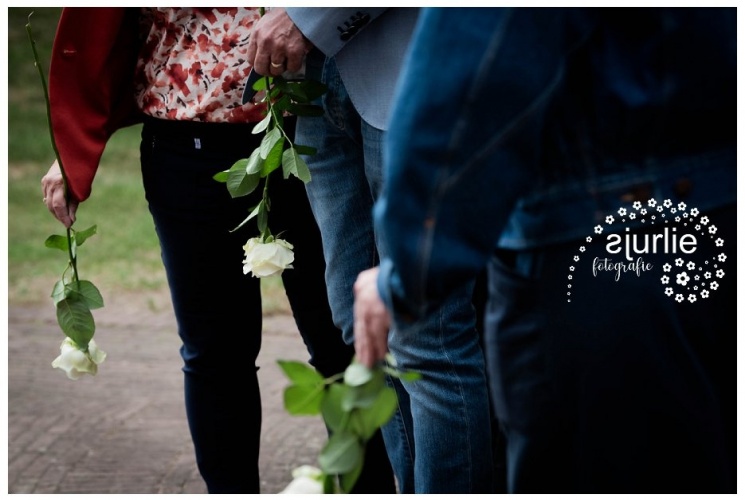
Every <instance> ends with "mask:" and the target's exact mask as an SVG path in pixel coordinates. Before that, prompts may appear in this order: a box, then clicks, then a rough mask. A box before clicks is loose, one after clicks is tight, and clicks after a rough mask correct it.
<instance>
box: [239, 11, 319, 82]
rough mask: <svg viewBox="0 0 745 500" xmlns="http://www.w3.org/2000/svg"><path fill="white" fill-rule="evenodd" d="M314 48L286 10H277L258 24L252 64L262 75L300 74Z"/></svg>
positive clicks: (251, 48)
mask: <svg viewBox="0 0 745 500" xmlns="http://www.w3.org/2000/svg"><path fill="white" fill-rule="evenodd" d="M312 48H313V44H312V43H310V41H309V40H308V39H307V38H305V36H303V34H302V33H301V32H300V30H299V29H298V27H297V26H295V23H293V22H292V19H290V16H288V15H287V13H286V12H285V9H283V8H282V7H274V8H272V9H269V10H268V11H267V12H266V14H264V15H263V16H262V17H261V19H259V22H258V23H256V24H255V25H254V27H253V30H252V32H251V38H250V40H249V41H248V53H247V57H248V62H249V64H251V65H252V66H253V68H254V71H256V72H257V73H258V74H260V75H265V76H277V75H281V74H282V73H284V72H285V71H289V72H291V73H296V72H298V71H300V69H301V68H302V67H303V59H304V58H305V55H306V54H307V53H308V52H310V50H311V49H312Z"/></svg>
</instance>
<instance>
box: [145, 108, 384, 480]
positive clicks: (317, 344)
mask: <svg viewBox="0 0 745 500" xmlns="http://www.w3.org/2000/svg"><path fill="white" fill-rule="evenodd" d="M287 125H288V129H289V130H290V132H293V129H294V120H288V123H287ZM252 126H253V125H252V124H247V125H233V124H230V125H229V124H199V123H193V122H190V123H185V122H170V121H168V122H166V121H160V120H148V121H146V122H145V125H144V127H143V131H142V144H141V160H142V175H143V182H144V186H145V194H146V197H147V201H148V204H149V207H150V211H151V213H152V216H153V220H154V222H155V229H156V232H157V234H158V238H159V239H160V245H161V250H162V258H163V263H164V265H165V269H166V274H167V276H168V283H169V287H170V290H171V298H172V302H173V307H174V311H175V314H176V319H177V322H178V331H179V336H180V337H181V340H182V342H183V346H182V347H181V356H182V358H183V361H184V366H183V372H184V376H185V378H184V388H185V399H186V412H187V417H188V421H189V428H190V430H191V435H192V439H193V442H194V448H195V452H196V458H197V464H198V467H199V471H200V473H201V474H202V477H203V478H204V480H205V482H206V483H207V488H208V491H209V492H210V493H259V470H258V459H259V443H260V432H261V411H262V410H261V396H260V390H259V384H258V379H257V370H258V369H259V367H257V366H256V358H257V356H258V353H259V349H260V348H261V328H262V314H261V294H260V280H259V279H257V278H254V277H251V276H246V275H244V274H243V269H242V267H243V265H242V261H243V249H242V247H243V245H244V244H245V242H246V240H247V239H248V238H250V237H254V236H257V235H258V229H257V228H256V224H255V223H254V221H252V223H249V224H246V225H245V226H244V227H243V228H241V229H240V230H239V231H236V232H234V233H231V232H230V231H231V230H232V229H233V228H235V227H236V226H237V225H238V224H239V223H240V222H241V221H242V220H243V219H245V218H246V216H247V215H248V214H249V213H250V209H251V208H252V207H253V206H255V205H256V203H258V201H259V200H260V197H261V186H259V188H257V189H256V191H254V193H252V194H251V195H250V196H247V197H242V198H236V199H232V198H231V197H230V195H229V193H228V191H227V189H226V187H225V185H224V184H222V183H219V182H217V181H215V180H214V179H213V178H212V176H213V175H214V174H215V173H217V172H219V171H221V170H226V169H228V168H230V166H232V165H233V163H235V161H237V160H239V159H241V158H247V157H248V156H249V155H250V153H251V152H252V151H253V150H254V148H256V147H257V146H258V144H259V142H260V140H261V137H262V135H252V134H251V128H252ZM275 174H277V175H275V176H273V177H272V185H271V187H270V196H271V201H272V210H271V212H270V216H269V225H270V228H271V230H272V232H273V233H274V234H275V235H276V234H279V233H282V234H283V238H285V239H287V240H288V241H289V242H291V243H292V244H293V245H294V247H295V262H294V264H293V265H294V269H291V270H287V271H285V272H284V273H283V274H282V281H283V283H284V287H285V290H286V293H287V297H288V299H289V302H290V306H291V308H292V313H293V316H294V318H295V321H296V324H297V327H298V330H299V331H300V334H301V336H302V338H303V341H304V342H305V344H306V346H307V348H308V352H309V354H310V363H311V364H312V365H313V366H314V367H315V368H316V369H317V370H318V371H319V372H321V373H323V374H324V375H326V376H329V375H332V374H335V373H339V372H341V371H343V370H344V369H345V368H346V366H347V365H348V364H349V361H350V360H351V358H352V356H353V354H354V352H353V348H352V347H351V346H348V345H347V344H345V343H344V341H343V340H342V335H341V332H340V330H339V329H337V328H336V327H335V326H334V324H333V322H332V319H331V311H330V308H329V305H328V299H327V294H326V286H325V281H324V272H325V263H324V258H323V252H322V247H321V238H320V233H319V231H318V227H317V225H316V222H315V219H314V218H313V215H312V213H311V210H310V206H309V204H308V200H307V195H306V193H305V187H304V185H303V183H302V182H300V181H299V180H297V179H296V178H294V177H292V178H290V179H288V180H283V179H282V178H281V171H278V172H275ZM298 465H300V464H298ZM290 479H291V478H288V481H289V480H290ZM394 491H395V486H394V481H393V473H392V470H391V467H390V463H389V462H388V458H387V456H386V453H385V448H384V446H383V443H382V438H381V437H380V435H379V433H378V435H377V436H375V437H374V438H373V439H372V440H371V441H370V443H369V444H368V450H367V455H366V460H365V469H364V471H363V474H362V476H361V477H360V480H359V481H358V483H357V487H356V489H355V492H364V493H372V492H379V493H393V492H394Z"/></svg>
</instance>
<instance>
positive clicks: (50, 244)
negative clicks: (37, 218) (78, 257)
mask: <svg viewBox="0 0 745 500" xmlns="http://www.w3.org/2000/svg"><path fill="white" fill-rule="evenodd" d="M44 246H45V247H47V248H56V249H58V250H62V251H63V252H67V250H68V249H69V248H70V246H69V242H68V240H67V236H60V235H59V234H53V235H51V236H50V237H49V238H47V239H46V241H45V242H44Z"/></svg>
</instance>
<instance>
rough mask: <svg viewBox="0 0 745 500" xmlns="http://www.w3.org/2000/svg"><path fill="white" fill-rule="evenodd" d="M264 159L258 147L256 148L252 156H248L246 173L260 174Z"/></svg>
mask: <svg viewBox="0 0 745 500" xmlns="http://www.w3.org/2000/svg"><path fill="white" fill-rule="evenodd" d="M263 164H264V161H263V160H262V158H261V155H260V154H259V150H258V149H254V151H253V153H251V156H249V157H248V160H247V163H246V173H247V174H258V173H259V172H261V167H262V166H263Z"/></svg>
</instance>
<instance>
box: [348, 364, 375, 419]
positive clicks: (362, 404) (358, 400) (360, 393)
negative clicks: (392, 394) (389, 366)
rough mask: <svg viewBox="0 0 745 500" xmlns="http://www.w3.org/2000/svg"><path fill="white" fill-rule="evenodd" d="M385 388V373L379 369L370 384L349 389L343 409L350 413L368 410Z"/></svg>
mask: <svg viewBox="0 0 745 500" xmlns="http://www.w3.org/2000/svg"><path fill="white" fill-rule="evenodd" d="M385 386H386V385H385V373H383V370H382V369H380V368H378V369H376V370H374V371H373V376H372V378H371V379H370V380H369V381H368V382H366V383H364V384H362V385H358V386H355V387H350V388H349V391H348V393H347V395H346V397H345V398H344V401H343V402H342V408H344V409H345V410H347V411H350V410H352V409H354V408H368V407H370V406H372V405H373V404H375V401H376V400H377V398H378V395H379V394H380V392H381V391H382V390H383V389H384V388H385Z"/></svg>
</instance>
